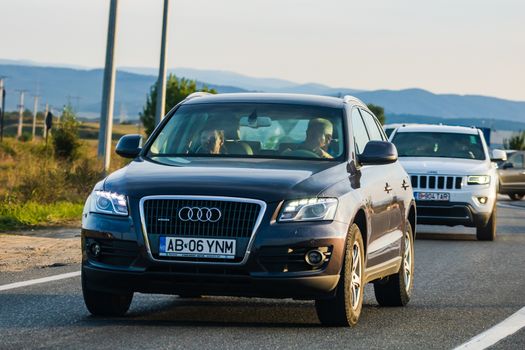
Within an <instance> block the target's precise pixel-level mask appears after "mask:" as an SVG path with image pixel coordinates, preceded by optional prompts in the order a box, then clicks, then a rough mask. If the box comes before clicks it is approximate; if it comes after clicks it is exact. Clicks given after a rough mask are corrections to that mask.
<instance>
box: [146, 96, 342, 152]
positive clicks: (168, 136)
mask: <svg viewBox="0 0 525 350" xmlns="http://www.w3.org/2000/svg"><path fill="white" fill-rule="evenodd" d="M342 121H343V112H342V109H336V108H326V107H316V106H302V105H286V104H257V103H217V104H209V103H206V104H192V105H182V106H181V107H180V108H179V109H178V110H177V111H176V112H175V114H174V115H173V116H172V117H171V118H170V120H169V121H168V123H167V124H166V125H165V126H164V128H163V129H162V131H161V132H160V134H158V135H157V137H156V138H155V140H154V141H153V143H152V144H151V147H150V148H149V150H148V153H147V155H148V157H151V158H155V157H173V156H178V157H243V158H287V159H296V158H297V159H316V160H318V159H321V160H334V159H339V158H342V157H343V155H344V149H345V148H344V144H345V142H344V140H343V135H344V133H343V122H342Z"/></svg>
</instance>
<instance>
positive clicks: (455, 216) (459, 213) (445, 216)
mask: <svg viewBox="0 0 525 350" xmlns="http://www.w3.org/2000/svg"><path fill="white" fill-rule="evenodd" d="M416 207H417V223H418V224H423V225H447V226H457V225H463V226H468V227H485V226H486V225H487V222H488V221H489V219H490V215H491V214H492V211H490V212H477V211H476V210H475V209H474V208H473V207H472V205H471V204H470V203H462V202H433V201H416Z"/></svg>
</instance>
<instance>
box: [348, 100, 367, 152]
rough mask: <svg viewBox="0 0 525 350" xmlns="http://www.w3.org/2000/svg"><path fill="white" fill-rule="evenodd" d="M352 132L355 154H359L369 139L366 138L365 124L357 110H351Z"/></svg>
mask: <svg viewBox="0 0 525 350" xmlns="http://www.w3.org/2000/svg"><path fill="white" fill-rule="evenodd" d="M352 131H353V133H354V141H355V148H356V152H357V154H361V153H362V152H363V150H364V149H365V146H366V144H367V143H368V141H370V139H369V138H368V133H367V132H366V128H365V124H364V123H363V119H362V118H361V114H359V110H358V109H357V108H354V109H353V110H352Z"/></svg>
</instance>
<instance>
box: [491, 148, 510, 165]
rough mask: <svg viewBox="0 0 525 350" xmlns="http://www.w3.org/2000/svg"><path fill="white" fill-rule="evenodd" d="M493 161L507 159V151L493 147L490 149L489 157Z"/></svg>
mask: <svg viewBox="0 0 525 350" xmlns="http://www.w3.org/2000/svg"><path fill="white" fill-rule="evenodd" d="M490 160H491V161H493V162H497V161H506V160H507V153H505V151H502V150H500V149H495V150H493V151H492V157H491V159H490Z"/></svg>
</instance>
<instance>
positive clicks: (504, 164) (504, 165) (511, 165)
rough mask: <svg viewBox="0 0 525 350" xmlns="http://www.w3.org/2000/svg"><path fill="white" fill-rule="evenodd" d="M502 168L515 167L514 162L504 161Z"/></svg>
mask: <svg viewBox="0 0 525 350" xmlns="http://www.w3.org/2000/svg"><path fill="white" fill-rule="evenodd" d="M501 168H502V169H509V168H514V164H512V163H510V162H507V163H503V164H502V165H501Z"/></svg>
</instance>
